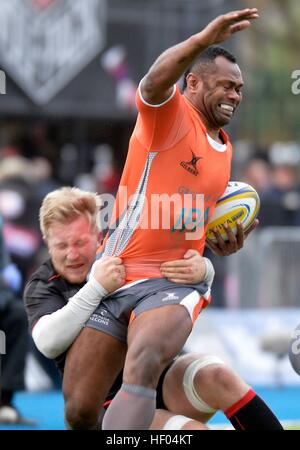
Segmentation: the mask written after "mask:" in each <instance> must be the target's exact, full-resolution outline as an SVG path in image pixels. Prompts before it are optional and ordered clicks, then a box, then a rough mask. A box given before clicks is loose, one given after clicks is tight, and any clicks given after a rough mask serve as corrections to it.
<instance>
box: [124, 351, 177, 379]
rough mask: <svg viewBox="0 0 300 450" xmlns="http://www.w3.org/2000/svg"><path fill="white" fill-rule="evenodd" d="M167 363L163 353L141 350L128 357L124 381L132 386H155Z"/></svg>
mask: <svg viewBox="0 0 300 450" xmlns="http://www.w3.org/2000/svg"><path fill="white" fill-rule="evenodd" d="M167 363H168V362H167V361H166V360H165V358H164V356H163V354H162V353H161V352H155V351H149V350H148V349H147V348H144V349H140V350H139V351H135V352H132V353H131V354H129V355H128V358H127V362H126V367H125V370H124V379H125V378H126V379H127V380H128V381H127V382H129V383H131V384H142V385H143V386H155V385H156V383H157V382H158V379H159V376H160V374H161V373H162V371H163V369H164V368H165V366H166V365H167Z"/></svg>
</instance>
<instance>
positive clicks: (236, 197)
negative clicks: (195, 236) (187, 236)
mask: <svg viewBox="0 0 300 450" xmlns="http://www.w3.org/2000/svg"><path fill="white" fill-rule="evenodd" d="M259 207H260V200H259V196H258V193H257V192H256V190H255V189H254V188H253V187H252V186H250V185H249V184H247V183H242V182H240V181H230V182H229V183H228V185H227V189H226V191H225V192H224V194H223V195H222V197H220V198H219V200H218V201H217V204H216V207H215V211H214V214H213V216H212V217H211V219H210V221H209V223H208V227H207V232H206V237H207V238H209V239H211V240H212V241H213V242H216V238H215V235H214V233H213V232H212V230H213V229H214V228H217V229H218V230H219V232H220V234H221V236H222V238H223V239H224V241H226V240H228V237H227V234H226V232H225V230H224V228H223V225H224V223H225V222H227V223H228V226H229V227H230V229H231V230H232V232H233V233H234V234H236V233H237V227H236V221H237V220H239V221H240V222H241V224H242V226H243V229H244V231H247V230H248V229H249V228H250V227H251V225H252V224H253V222H254V220H255V218H256V217H257V214H258V211H259Z"/></svg>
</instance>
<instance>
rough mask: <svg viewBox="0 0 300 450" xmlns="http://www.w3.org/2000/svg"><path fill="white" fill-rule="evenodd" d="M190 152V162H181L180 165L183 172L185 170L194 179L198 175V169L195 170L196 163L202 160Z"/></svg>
mask: <svg viewBox="0 0 300 450" xmlns="http://www.w3.org/2000/svg"><path fill="white" fill-rule="evenodd" d="M191 152H192V159H191V161H181V163H180V165H181V167H183V168H184V169H185V170H187V171H188V172H190V173H191V174H192V175H195V177H196V176H197V175H198V173H199V172H198V169H197V162H198V161H199V159H202V158H201V156H196V155H195V153H194V152H193V150H191Z"/></svg>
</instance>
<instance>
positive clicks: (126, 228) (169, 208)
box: [100, 86, 232, 282]
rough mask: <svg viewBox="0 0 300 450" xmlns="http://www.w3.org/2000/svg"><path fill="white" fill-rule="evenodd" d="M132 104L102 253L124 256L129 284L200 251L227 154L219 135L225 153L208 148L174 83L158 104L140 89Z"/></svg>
mask: <svg viewBox="0 0 300 450" xmlns="http://www.w3.org/2000/svg"><path fill="white" fill-rule="evenodd" d="M137 106H138V110H139V114H138V118H137V122H136V126H135V129H134V131H133V134H132V136H131V139H130V143H129V150H128V155H127V159H126V162H125V166H124V171H123V174H122V178H121V181H120V186H119V190H118V193H117V197H116V202H115V206H114V212H113V215H112V220H111V224H110V229H109V232H108V233H107V235H106V238H105V240H104V243H103V246H102V247H101V249H100V250H101V251H102V252H103V253H104V255H115V256H120V257H121V258H122V259H123V262H124V264H125V267H126V274H127V280H126V281H127V282H131V281H136V280H139V279H143V278H153V277H160V276H161V274H160V271H159V267H160V265H161V263H162V262H165V261H171V260H174V259H180V258H182V257H183V255H184V253H185V252H186V251H187V250H188V249H189V248H191V249H195V250H198V251H199V252H200V253H201V254H202V253H203V250H204V246H205V230H206V225H207V223H208V221H209V218H210V217H211V216H212V214H213V211H214V207H215V204H216V201H217V199H218V198H219V197H220V196H221V195H222V194H223V193H224V191H225V189H226V185H227V183H228V181H229V178H230V165H231V155H232V147H231V144H230V142H229V140H228V137H227V135H226V133H225V132H224V131H221V133H222V137H223V141H224V142H225V144H226V150H225V151H224V152H220V151H217V150H215V149H214V148H213V147H212V146H211V145H210V144H209V142H208V139H207V135H206V129H205V127H204V124H203V123H202V121H201V119H200V117H199V114H198V113H197V110H196V109H195V108H194V107H193V106H192V105H191V104H190V103H189V102H188V100H187V99H186V98H185V97H184V96H183V95H182V94H181V93H180V91H179V89H178V87H177V86H176V88H174V92H173V95H172V96H171V98H170V99H168V100H167V101H166V102H164V103H163V104H162V105H159V106H153V105H149V104H147V103H146V102H145V101H143V100H142V99H141V96H140V93H139V91H138V93H137ZM196 194H198V196H196ZM199 194H202V195H201V196H200V197H199ZM201 231H202V232H201Z"/></svg>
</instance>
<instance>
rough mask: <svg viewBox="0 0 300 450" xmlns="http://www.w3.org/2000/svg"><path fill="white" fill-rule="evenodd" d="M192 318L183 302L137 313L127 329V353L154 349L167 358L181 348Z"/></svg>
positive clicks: (190, 328) (190, 327)
mask: <svg viewBox="0 0 300 450" xmlns="http://www.w3.org/2000/svg"><path fill="white" fill-rule="evenodd" d="M191 330H192V320H191V317H190V315H189V313H188V311H187V310H186V308H185V307H184V306H182V305H168V306H164V307H160V308H155V309H152V310H149V311H145V312H143V313H141V314H140V315H138V316H137V317H136V318H135V319H134V321H133V322H132V323H131V324H130V327H129V330H128V354H134V353H137V354H138V353H139V352H140V351H143V350H146V351H149V352H153V351H157V352H158V353H159V354H160V355H161V356H162V357H163V358H165V359H166V360H169V359H170V358H173V357H174V356H175V355H177V354H178V352H179V351H180V350H181V349H182V347H183V345H184V344H185V342H186V340H187V338H188V336H189V334H190V332H191Z"/></svg>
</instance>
